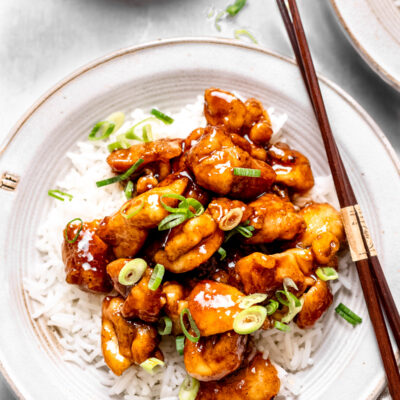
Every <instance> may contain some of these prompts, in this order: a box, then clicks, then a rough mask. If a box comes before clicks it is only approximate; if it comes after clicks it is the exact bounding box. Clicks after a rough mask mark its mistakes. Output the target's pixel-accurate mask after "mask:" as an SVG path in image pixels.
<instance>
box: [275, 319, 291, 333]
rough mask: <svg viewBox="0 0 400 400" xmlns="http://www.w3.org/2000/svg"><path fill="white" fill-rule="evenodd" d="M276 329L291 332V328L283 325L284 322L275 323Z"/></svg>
mask: <svg viewBox="0 0 400 400" xmlns="http://www.w3.org/2000/svg"><path fill="white" fill-rule="evenodd" d="M274 327H275V328H276V329H279V330H280V331H282V332H289V331H290V326H289V325H286V324H282V322H279V321H275V322H274Z"/></svg>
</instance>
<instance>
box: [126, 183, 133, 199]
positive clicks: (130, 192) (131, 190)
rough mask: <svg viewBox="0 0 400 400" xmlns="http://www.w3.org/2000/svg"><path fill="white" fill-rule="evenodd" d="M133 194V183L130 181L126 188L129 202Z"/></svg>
mask: <svg viewBox="0 0 400 400" xmlns="http://www.w3.org/2000/svg"><path fill="white" fill-rule="evenodd" d="M132 192H133V182H132V181H129V182H128V183H127V184H126V186H125V190H124V193H125V197H126V199H127V200H130V199H131V198H132Z"/></svg>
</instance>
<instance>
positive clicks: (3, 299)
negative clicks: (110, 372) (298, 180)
mask: <svg viewBox="0 0 400 400" xmlns="http://www.w3.org/2000/svg"><path fill="white" fill-rule="evenodd" d="M321 85H322V92H323V95H324V98H325V101H326V105H327V109H328V110H329V116H330V120H331V123H332V127H333V131H334V133H335V136H336V138H337V142H338V145H339V148H340V150H341V153H342V155H343V159H344V162H345V164H346V166H347V168H348V172H349V175H350V178H351V180H352V182H353V184H354V189H355V192H356V194H357V196H358V198H359V202H360V204H361V205H362V208H363V209H364V212H365V217H366V219H367V221H368V223H369V226H370V229H371V231H372V235H373V237H374V239H375V243H376V247H377V249H378V251H379V254H380V257H381V260H382V263H383V265H384V268H385V272H386V274H387V278H388V281H389V282H390V285H391V288H392V290H393V296H394V298H395V299H396V298H397V299H399V298H400V278H399V274H398V260H399V259H400V246H399V245H398V244H399V236H398V227H399V225H400V217H399V216H400V214H399V212H398V201H395V199H397V200H398V199H399V198H400V181H399V164H398V161H397V159H396V156H395V155H394V154H395V153H394V152H393V150H392V148H391V147H390V145H389V143H388V142H387V140H386V138H385V136H384V135H383V134H382V132H381V131H380V130H379V128H378V127H377V126H376V125H375V123H374V122H373V121H372V120H371V118H370V117H369V116H368V115H367V114H366V113H365V111H363V110H362V109H361V107H360V106H359V105H357V104H356V103H355V102H354V100H352V99H351V98H350V97H349V96H348V95H346V94H345V93H344V92H343V91H342V90H340V89H339V88H338V87H336V86H335V85H333V84H332V83H330V82H329V81H327V80H326V79H321ZM209 86H217V87H222V88H225V89H227V90H232V89H234V90H236V91H238V92H240V93H241V94H242V95H243V96H245V97H250V96H254V97H256V98H259V99H260V100H261V101H262V102H263V103H264V104H265V105H266V106H270V105H272V106H274V107H275V108H276V110H277V111H278V112H285V113H287V114H288V116H289V121H288V123H287V126H286V130H287V134H288V135H289V137H290V140H291V141H292V143H293V144H294V147H295V148H296V149H299V150H300V151H303V152H304V153H305V154H306V155H307V156H308V157H309V158H310V160H311V163H312V166H313V170H314V171H315V173H316V174H317V175H319V174H327V173H328V172H329V168H328V165H327V162H326V158H325V152H324V149H323V146H322V141H321V139H320V136H319V133H318V128H317V125H316V123H315V120H314V116H313V112H312V109H311V107H310V103H309V100H308V98H307V95H306V91H305V89H304V87H303V84H302V81H301V77H300V74H299V71H298V69H297V67H296V66H295V65H294V63H293V62H291V61H290V60H288V59H285V58H283V57H281V56H279V55H276V54H273V53H271V52H268V51H266V50H263V49H261V48H258V47H254V46H249V45H244V44H241V43H236V42H231V41H228V40H217V39H178V40H169V41H160V42H156V43H151V44H148V45H144V46H139V47H133V48H129V49H126V50H121V51H119V52H117V53H114V54H111V55H109V56H107V57H104V58H102V59H100V60H97V61H95V62H93V63H91V64H89V65H87V66H85V67H84V68H82V69H80V70H79V71H77V72H75V73H74V74H73V75H71V76H69V77H68V78H66V79H65V80H63V81H62V82H61V83H59V84H58V85H57V86H56V87H55V88H53V89H51V90H50V91H49V92H48V93H47V94H46V95H45V96H44V97H43V98H41V99H40V100H39V101H38V102H37V103H36V104H35V105H34V106H33V107H32V108H31V109H30V110H29V111H28V113H27V114H26V115H25V116H24V117H23V118H22V120H21V121H20V122H19V123H18V124H17V125H16V127H15V128H14V129H13V131H12V132H11V133H10V135H9V137H8V139H7V143H6V145H5V146H3V148H2V150H0V151H1V153H0V154H1V158H0V174H2V173H3V172H6V171H7V172H8V173H10V174H12V175H15V176H18V177H20V181H19V184H18V186H17V189H16V190H15V191H6V190H0V204H1V208H2V210H1V211H2V214H1V221H2V223H1V226H0V243H1V246H0V260H1V268H0V281H1V282H2V290H1V291H0V315H1V317H2V324H1V329H0V367H1V370H2V372H3V374H4V375H5V376H6V378H7V380H8V382H9V383H10V385H11V386H12V387H13V389H14V390H15V392H16V393H17V396H18V397H19V398H21V399H35V400H37V399H59V400H63V399H76V400H80V399H85V400H87V399H89V398H91V399H108V398H109V396H108V394H107V391H106V389H105V388H104V387H103V386H102V385H101V384H100V383H99V382H97V381H96V379H95V377H94V375H93V374H92V372H91V371H92V369H91V368H87V369H86V370H84V371H83V370H81V369H80V368H79V367H77V366H76V365H74V364H71V363H68V362H65V361H63V359H62V348H61V346H60V345H59V343H58V341H57V339H56V336H55V335H54V333H53V331H52V330H51V329H49V328H47V327H46V324H45V321H44V320H42V319H39V320H38V321H34V320H33V319H32V317H31V310H32V306H33V305H32V302H31V300H30V299H29V297H28V296H27V295H26V294H25V292H24V287H23V283H22V282H23V277H24V275H26V274H27V272H28V271H29V270H30V269H32V268H34V267H35V265H36V264H37V263H38V262H39V260H40V259H39V255H38V253H37V251H36V250H35V247H34V244H35V241H36V230H37V227H38V225H39V224H40V222H41V221H43V219H44V218H46V216H47V213H48V210H49V208H50V207H51V204H52V199H51V198H49V197H48V196H47V189H48V188H51V187H54V185H55V182H56V180H57V177H59V176H60V175H61V174H63V173H65V171H66V170H67V169H68V168H69V166H70V165H69V162H68V161H67V159H66V157H65V153H66V152H67V151H69V150H71V149H73V148H74V146H75V143H76V142H77V141H78V140H80V139H85V138H86V137H87V134H88V132H89V131H90V128H91V127H92V125H93V123H94V122H95V121H98V120H100V119H101V118H102V117H104V115H108V114H110V113H111V112H112V111H115V110H117V109H118V110H125V111H129V110H132V109H133V108H136V107H141V108H145V109H148V108H149V107H151V106H152V105H154V104H157V105H158V106H159V107H160V108H161V109H169V110H171V111H176V110H178V109H179V108H180V107H182V106H183V105H185V104H187V103H189V102H192V101H194V100H195V98H196V96H197V95H199V94H202V93H203V91H204V89H205V88H207V87H209ZM53 201H54V200H53ZM396 235H397V236H396ZM351 278H352V280H353V282H354V284H353V288H352V291H347V292H343V294H342V295H341V299H340V301H343V302H344V303H346V304H347V305H348V306H349V307H350V308H351V309H354V310H357V311H358V312H359V313H360V315H361V316H362V317H363V319H364V322H363V323H362V324H361V325H360V326H358V327H357V328H355V329H353V328H352V327H351V326H350V325H349V324H346V323H344V322H342V321H340V320H339V319H338V318H337V317H336V316H335V315H334V314H335V313H334V312H333V309H331V310H330V311H329V313H328V315H327V317H326V319H325V323H326V324H327V325H328V327H327V329H326V337H325V338H324V344H323V345H322V347H321V348H320V349H319V350H318V351H317V352H316V354H315V355H314V365H313V367H311V368H309V369H307V370H305V371H303V372H301V373H300V374H299V379H300V380H301V381H302V382H303V383H304V386H303V389H302V391H301V394H300V396H299V399H300V400H303V399H304V400H305V399H307V400H317V399H324V400H334V399H335V400H336V399H341V400H345V399H352V400H358V399H359V400H366V399H374V398H376V396H377V395H378V393H379V392H380V390H381V389H382V388H383V386H384V374H383V369H382V365H381V361H380V358H379V353H378V349H377V345H376V341H375V338H374V334H373V330H372V327H371V325H370V323H369V321H368V316H367V311H366V308H365V305H364V301H363V296H362V293H361V289H360V286H359V284H358V281H357V276H356V273H355V269H354V268H353V271H352V273H351ZM335 301H336V302H338V301H337V299H336V300H335ZM99 312H100V310H99Z"/></svg>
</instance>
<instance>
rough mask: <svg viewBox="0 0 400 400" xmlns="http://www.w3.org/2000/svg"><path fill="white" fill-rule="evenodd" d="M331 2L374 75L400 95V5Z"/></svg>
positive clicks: (392, 0)
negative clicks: (399, 92) (375, 73)
mask: <svg viewBox="0 0 400 400" xmlns="http://www.w3.org/2000/svg"><path fill="white" fill-rule="evenodd" d="M330 1H331V4H332V7H333V9H334V11H335V13H336V15H337V17H338V19H339V21H340V23H341V25H342V27H343V28H344V30H345V31H346V34H347V36H348V38H349V39H350V41H351V43H352V44H353V46H354V47H355V49H356V50H357V51H358V52H359V53H360V55H361V56H362V57H363V58H364V60H365V61H366V62H367V63H368V64H369V65H370V67H371V68H372V69H373V70H374V71H375V72H377V73H378V74H379V75H380V76H381V77H382V78H383V79H384V80H385V81H386V82H388V83H389V84H390V85H392V86H393V87H394V88H396V89H397V90H399V91H400V2H398V1H396V0H351V1H348V0H330Z"/></svg>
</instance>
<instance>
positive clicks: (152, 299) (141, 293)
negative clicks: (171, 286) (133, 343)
mask: <svg viewBox="0 0 400 400" xmlns="http://www.w3.org/2000/svg"><path fill="white" fill-rule="evenodd" d="M152 272H153V270H152V269H151V268H147V269H146V271H145V272H144V274H143V276H142V279H140V281H139V282H138V283H137V284H136V285H134V286H133V287H132V289H131V291H130V292H129V295H128V297H127V298H126V300H125V302H124V305H123V307H122V310H121V312H122V315H123V316H124V317H125V318H140V319H141V320H142V321H146V322H156V321H158V317H159V315H160V311H161V309H162V308H163V306H164V304H165V302H166V300H165V295H164V294H163V292H162V290H161V287H159V288H158V289H157V290H151V289H149V287H148V284H149V281H150V277H151V274H152Z"/></svg>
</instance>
